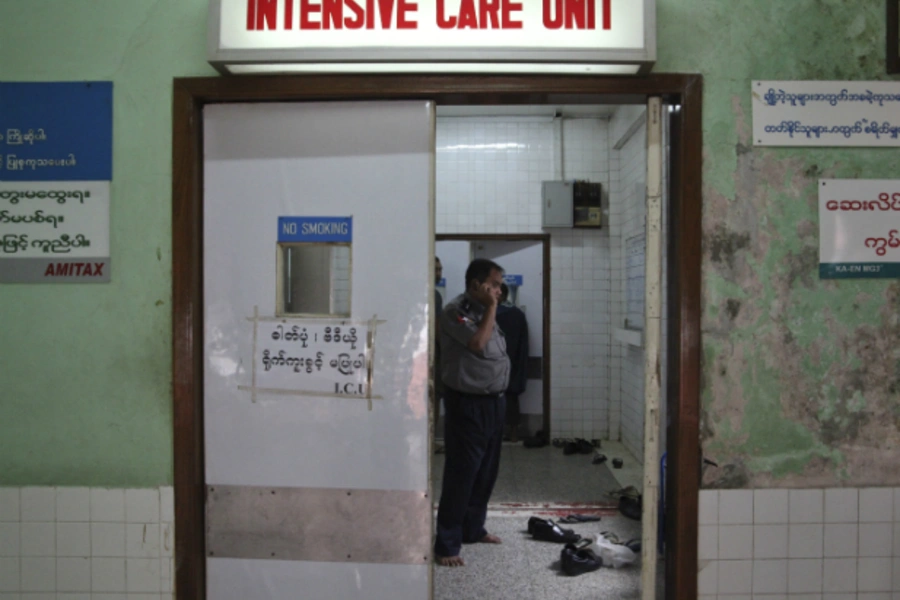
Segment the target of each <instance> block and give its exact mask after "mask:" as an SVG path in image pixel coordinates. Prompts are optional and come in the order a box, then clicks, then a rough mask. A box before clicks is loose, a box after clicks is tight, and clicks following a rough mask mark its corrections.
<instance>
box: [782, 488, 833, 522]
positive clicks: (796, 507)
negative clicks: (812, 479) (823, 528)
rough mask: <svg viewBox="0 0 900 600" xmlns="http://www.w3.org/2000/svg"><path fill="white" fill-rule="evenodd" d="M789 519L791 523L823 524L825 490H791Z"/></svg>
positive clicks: (789, 494) (789, 495)
mask: <svg viewBox="0 0 900 600" xmlns="http://www.w3.org/2000/svg"><path fill="white" fill-rule="evenodd" d="M788 498H789V506H790V508H789V509H788V511H789V512H788V519H789V521H790V522H791V523H822V522H823V517H824V512H825V510H824V502H825V494H824V492H823V490H790V492H789V493H788Z"/></svg>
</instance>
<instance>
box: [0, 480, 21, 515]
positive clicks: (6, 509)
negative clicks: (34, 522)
mask: <svg viewBox="0 0 900 600" xmlns="http://www.w3.org/2000/svg"><path fill="white" fill-rule="evenodd" d="M19 495H20V492H19V488H10V487H0V522H5V523H18V522H19V521H21V520H22V517H21V515H20V514H19V505H20V501H19Z"/></svg>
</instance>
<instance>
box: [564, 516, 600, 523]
mask: <svg viewBox="0 0 900 600" xmlns="http://www.w3.org/2000/svg"><path fill="white" fill-rule="evenodd" d="M599 520H600V517H598V516H596V515H566V516H565V517H563V518H562V519H560V520H559V522H560V523H590V522H593V521H599Z"/></svg>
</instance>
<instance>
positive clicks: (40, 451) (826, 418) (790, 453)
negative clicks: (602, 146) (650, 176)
mask: <svg viewBox="0 0 900 600" xmlns="http://www.w3.org/2000/svg"><path fill="white" fill-rule="evenodd" d="M657 5H658V8H657V11H658V14H657V20H658V23H659V28H658V29H659V38H658V55H659V59H658V61H657V66H656V68H655V71H657V72H691V73H701V74H703V76H704V78H705V81H704V90H705V94H704V172H703V177H704V223H703V238H704V244H703V246H704V263H703V265H704V278H703V286H704V287H703V296H704V320H703V336H704V338H703V340H704V341H703V344H704V352H703V356H704V360H703V386H702V390H703V392H702V393H703V405H704V409H703V414H702V417H703V423H702V427H703V437H704V447H705V449H706V451H707V453H708V454H709V455H710V456H711V457H713V458H714V459H716V460H717V461H718V462H719V463H720V464H721V465H722V466H721V467H720V468H719V469H715V470H712V471H710V472H709V473H708V474H707V481H706V483H707V485H709V486H712V487H747V486H818V485H842V484H843V485H855V484H859V485H864V484H890V485H897V484H900V461H896V460H891V459H892V458H893V456H894V453H895V448H896V447H897V446H898V444H900V432H898V425H897V423H898V419H900V402H898V390H900V325H898V314H900V311H898V308H900V285H898V284H897V283H895V282H892V281H877V280H872V281H864V280H858V281H828V282H822V281H819V279H818V276H817V259H818V228H817V216H816V214H817V213H816V199H817V197H816V181H817V179H818V178H819V177H838V178H855V177H859V178H892V177H897V169H896V165H897V164H898V162H900V149H877V150H875V149H844V150H841V149H756V148H753V147H752V144H751V142H750V130H751V107H750V81H751V80H752V79H848V80H871V79H887V77H886V76H885V75H884V0H857V1H855V2H846V1H845V0H769V1H758V2H734V1H732V0H657ZM698 32H702V35H698ZM205 44H206V1H205V0H158V1H151V0H65V1H63V0H6V1H4V2H0V56H2V57H3V59H2V61H0V80H2V81H53V80H111V81H113V82H114V84H115V105H114V113H115V116H114V119H115V124H114V127H115V130H114V133H115V144H114V145H115V147H114V175H113V178H114V180H113V186H112V208H111V217H112V224H113V227H112V239H111V242H112V260H113V271H112V274H113V281H112V283H110V284H107V285H97V284H95V285H48V286H37V285H4V286H0V305H2V306H3V308H4V309H3V316H2V320H0V328H2V339H3V342H4V343H3V344H0V365H2V367H0V369H2V370H0V376H2V386H0V390H2V400H0V485H45V484H54V485H76V484H77V485H108V486H156V485H164V484H171V483H172V463H173V457H172V423H171V419H172V415H171V387H170V379H171V365H170V363H171V351H170V346H171V334H170V330H171V327H170V325H171V318H170V312H171V306H170V289H171V274H170V247H171V220H170V213H171V190H170V185H171V167H170V155H171V88H172V78H173V77H179V76H189V75H213V74H214V72H213V70H212V69H211V68H210V67H209V66H208V65H207V64H206V59H205Z"/></svg>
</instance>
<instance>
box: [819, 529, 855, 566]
mask: <svg viewBox="0 0 900 600" xmlns="http://www.w3.org/2000/svg"><path fill="white" fill-rule="evenodd" d="M858 539H859V525H857V524H856V523H826V524H825V545H824V550H825V557H826V558H838V557H845V558H847V557H853V558H856V556H857V553H858V550H857V548H858V546H857V540H858Z"/></svg>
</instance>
